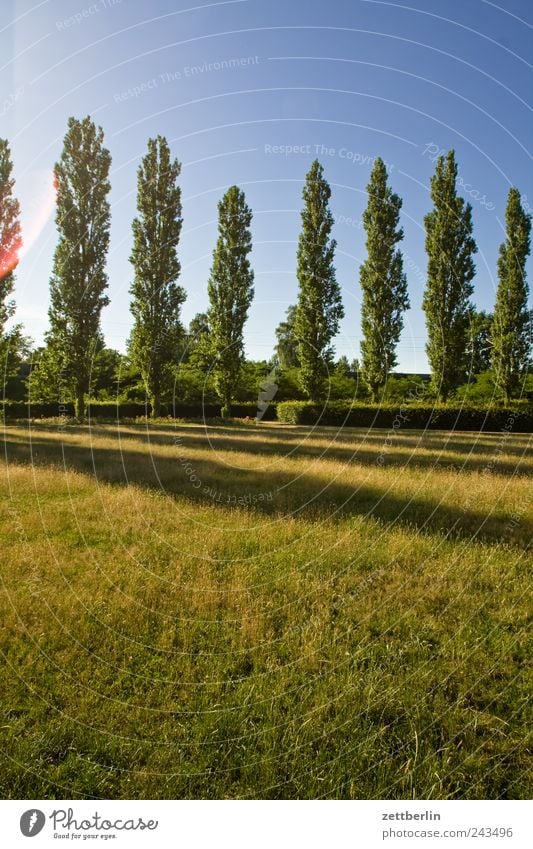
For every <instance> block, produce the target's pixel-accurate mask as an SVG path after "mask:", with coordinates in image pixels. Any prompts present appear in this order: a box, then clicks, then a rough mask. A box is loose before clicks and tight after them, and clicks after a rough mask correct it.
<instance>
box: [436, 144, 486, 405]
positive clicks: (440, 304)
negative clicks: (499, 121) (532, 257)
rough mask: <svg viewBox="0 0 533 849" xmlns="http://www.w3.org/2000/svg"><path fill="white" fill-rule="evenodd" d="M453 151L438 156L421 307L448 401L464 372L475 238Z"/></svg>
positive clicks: (439, 390) (440, 393)
mask: <svg viewBox="0 0 533 849" xmlns="http://www.w3.org/2000/svg"><path fill="white" fill-rule="evenodd" d="M456 180H457V164H456V162H455V153H454V151H453V150H450V151H449V152H448V154H447V155H446V156H445V157H444V156H439V158H438V160H437V166H436V169H435V174H434V176H433V177H432V179H431V199H432V200H433V204H434V207H433V209H432V211H431V212H430V213H428V215H426V217H425V218H424V224H425V227H426V252H427V256H428V269H427V282H426V291H425V293H424V300H423V307H424V311H425V313H426V327H427V334H428V342H427V345H426V351H427V354H428V359H429V363H430V366H431V371H432V382H433V386H434V389H435V391H436V393H437V396H438V398H439V400H440V401H446V400H447V399H448V397H449V395H450V393H451V392H452V391H453V390H454V389H455V387H456V386H457V385H458V384H459V382H460V381H461V379H462V377H463V376H464V373H465V367H466V356H467V354H466V351H467V346H468V328H469V316H470V312H471V309H472V305H471V302H470V296H471V294H472V292H473V286H472V282H471V281H472V279H473V277H474V274H475V265H474V261H473V259H472V256H473V254H474V253H475V252H476V250H477V248H476V243H475V241H474V239H473V237H472V207H471V206H470V204H468V203H466V204H465V201H464V199H463V198H462V197H459V196H458V195H457V191H456Z"/></svg>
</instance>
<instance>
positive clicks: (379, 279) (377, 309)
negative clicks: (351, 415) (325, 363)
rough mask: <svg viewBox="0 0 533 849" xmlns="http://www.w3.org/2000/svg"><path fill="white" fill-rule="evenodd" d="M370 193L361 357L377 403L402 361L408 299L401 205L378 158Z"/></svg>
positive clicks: (363, 267)
mask: <svg viewBox="0 0 533 849" xmlns="http://www.w3.org/2000/svg"><path fill="white" fill-rule="evenodd" d="M367 192H368V204H367V207H366V209H365V211H364V213H363V224H364V227H365V230H366V236H367V238H366V249H367V259H366V260H365V262H364V263H363V264H362V265H361V268H360V273H359V280H360V283H361V289H362V291H363V303H362V329H363V340H362V342H361V355H362V357H361V359H362V370H363V375H364V378H365V382H366V383H367V385H368V388H369V389H370V392H371V394H372V399H373V400H374V401H377V400H378V398H379V394H380V391H381V390H382V389H383V387H384V386H385V384H386V382H387V377H388V374H389V372H390V371H391V369H393V368H394V366H395V365H396V363H397V360H396V346H397V344H398V342H399V339H400V334H401V332H402V328H403V313H404V311H405V310H406V309H408V308H409V298H408V295H407V280H406V276H405V274H404V272H403V258H402V254H401V251H400V250H398V248H397V247H396V246H397V244H398V242H400V241H401V240H402V239H403V230H402V228H401V227H399V226H398V225H399V220H400V209H401V208H402V201H401V198H400V197H399V196H398V195H397V194H394V193H393V192H392V190H391V189H390V187H389V185H388V183H387V169H386V168H385V163H384V162H383V160H382V159H376V162H375V164H374V167H373V169H372V173H371V175H370V181H369V183H368V186H367Z"/></svg>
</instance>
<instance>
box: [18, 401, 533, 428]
mask: <svg viewBox="0 0 533 849" xmlns="http://www.w3.org/2000/svg"><path fill="white" fill-rule="evenodd" d="M231 411H232V417H234V418H242V419H244V418H247V417H249V418H251V419H254V418H255V417H256V415H257V404H255V403H251V402H245V403H235V404H233V405H232V408H231ZM149 412H150V410H149V408H148V413H149ZM61 413H62V414H63V415H66V416H74V406H73V405H72V404H70V403H67V404H64V405H62V406H61V407H60V406H59V404H57V403H43V404H31V405H28V404H27V403H25V402H23V401H6V402H5V403H4V414H5V417H6V419H27V418H32V419H40V418H46V419H47V418H55V417H57V416H59V415H61ZM88 413H89V417H90V418H91V419H93V420H99V419H102V420H112V421H117V419H136V418H142V417H143V416H146V413H147V407H146V405H145V404H143V403H141V402H134V401H128V402H124V403H120V404H116V403H112V402H104V401H92V402H91V403H90V405H89V408H88ZM167 416H170V417H171V418H178V419H196V420H198V419H199V420H200V421H202V420H204V419H215V418H219V417H220V404H181V403H175V404H162V406H161V417H163V418H165V417H167ZM276 418H277V420H278V421H280V422H284V423H286V424H299V425H317V424H318V425H331V426H334V427H343V426H344V427H364V428H369V427H379V428H385V429H387V430H389V429H395V430H396V429H409V428H416V429H419V430H424V429H426V428H429V429H432V430H471V431H505V432H510V433H530V432H532V431H533V407H532V406H531V405H530V404H527V405H525V404H524V403H523V402H517V404H516V406H515V407H514V408H512V409H506V408H502V407H490V408H488V409H487V408H485V407H473V406H464V407H461V406H458V405H454V406H439V405H435V406H430V405H428V404H424V405H422V404H387V405H381V406H379V405H372V404H361V403H354V404H350V402H349V401H348V402H347V401H333V402H331V403H329V404H326V405H325V406H323V407H321V406H320V405H316V404H311V403H309V402H306V401H280V402H279V403H278V404H275V403H271V404H269V406H268V408H267V410H266V412H265V414H264V416H263V417H262V420H263V421H265V422H271V421H275V420H276Z"/></svg>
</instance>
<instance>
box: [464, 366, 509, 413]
mask: <svg viewBox="0 0 533 849" xmlns="http://www.w3.org/2000/svg"><path fill="white" fill-rule="evenodd" d="M497 397H498V391H497V388H496V384H495V381H494V372H493V371H492V370H490V369H487V370H486V371H483V372H481V373H480V374H476V375H475V376H473V377H472V378H471V379H470V380H469V382H468V383H464V384H463V385H462V386H460V387H459V388H458V389H457V392H456V393H455V399H456V400H457V401H465V402H466V403H468V404H478V405H480V406H481V405H483V404H484V405H486V406H490V405H491V404H493V403H494V402H495V400H496V399H497Z"/></svg>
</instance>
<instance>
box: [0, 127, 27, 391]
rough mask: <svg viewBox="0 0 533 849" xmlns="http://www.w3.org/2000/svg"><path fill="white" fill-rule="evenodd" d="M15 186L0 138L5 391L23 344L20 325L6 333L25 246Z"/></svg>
mask: <svg viewBox="0 0 533 849" xmlns="http://www.w3.org/2000/svg"><path fill="white" fill-rule="evenodd" d="M14 186H15V180H14V178H13V162H12V161H11V150H10V148H9V144H8V143H7V141H6V139H0V369H1V377H0V382H1V385H2V388H3V387H4V386H5V381H6V378H8V377H9V376H10V375H12V374H13V373H14V372H15V371H16V369H17V367H18V353H19V352H20V350H21V347H22V346H23V344H24V343H23V337H22V330H21V328H20V327H19V326H17V327H14V328H11V329H10V330H9V331H6V324H7V322H8V321H9V319H10V318H11V317H12V316H13V315H14V312H15V303H14V301H12V300H10V299H9V297H10V295H11V294H12V293H13V289H14V286H15V274H14V270H15V268H16V267H17V264H18V261H19V256H18V255H19V251H20V248H21V247H22V233H21V229H20V220H19V216H20V206H19V202H18V200H17V199H16V197H15V196H14V194H13V189H14Z"/></svg>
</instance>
